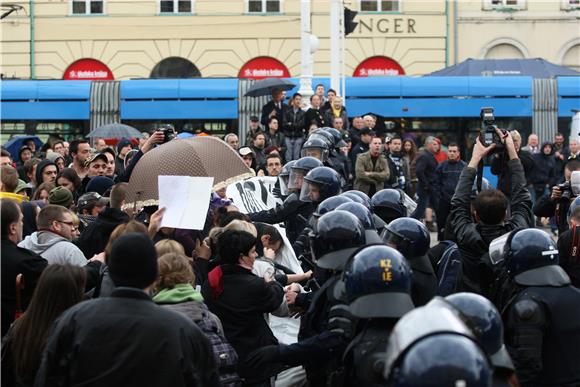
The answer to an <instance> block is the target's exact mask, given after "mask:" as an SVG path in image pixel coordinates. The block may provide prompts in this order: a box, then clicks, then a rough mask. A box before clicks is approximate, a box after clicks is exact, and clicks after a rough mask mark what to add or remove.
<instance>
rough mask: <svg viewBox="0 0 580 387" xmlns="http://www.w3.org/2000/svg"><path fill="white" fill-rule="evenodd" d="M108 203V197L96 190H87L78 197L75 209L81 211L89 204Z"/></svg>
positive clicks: (102, 204) (101, 204) (103, 204)
mask: <svg viewBox="0 0 580 387" xmlns="http://www.w3.org/2000/svg"><path fill="white" fill-rule="evenodd" d="M108 203H109V199H108V198H106V197H103V196H101V195H99V194H98V193H97V192H88V193H86V194H84V195H82V196H81V197H80V198H79V201H78V203H77V210H78V211H82V210H83V209H85V208H87V207H90V206H106V205H107V204H108Z"/></svg>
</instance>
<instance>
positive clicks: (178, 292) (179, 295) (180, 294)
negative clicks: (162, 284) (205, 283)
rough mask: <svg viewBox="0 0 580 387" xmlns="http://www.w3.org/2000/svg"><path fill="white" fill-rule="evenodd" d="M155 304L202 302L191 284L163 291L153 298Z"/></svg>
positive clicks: (201, 298)
mask: <svg viewBox="0 0 580 387" xmlns="http://www.w3.org/2000/svg"><path fill="white" fill-rule="evenodd" d="M153 301H154V302H155V303H156V304H180V303H182V302H186V301H198V302H203V296H202V295H201V293H200V292H198V291H197V290H195V289H194V288H193V286H191V284H177V285H175V287H173V288H171V289H163V290H161V291H160V292H159V293H157V294H156V295H155V296H154V297H153Z"/></svg>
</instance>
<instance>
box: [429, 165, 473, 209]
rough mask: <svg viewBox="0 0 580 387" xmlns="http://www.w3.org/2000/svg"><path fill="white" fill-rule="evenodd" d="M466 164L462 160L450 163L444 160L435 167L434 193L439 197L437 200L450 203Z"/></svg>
mask: <svg viewBox="0 0 580 387" xmlns="http://www.w3.org/2000/svg"><path fill="white" fill-rule="evenodd" d="M466 166H467V163H466V162H465V161H463V160H458V161H456V162H452V161H450V160H445V161H443V162H442V163H441V164H439V165H438V166H437V169H436V170H435V174H436V176H437V180H436V181H435V192H436V194H437V195H439V200H443V201H444V202H447V203H451V198H452V197H453V194H454V193H455V188H456V187H457V183H458V182H459V176H460V175H461V171H463V168H465V167H466Z"/></svg>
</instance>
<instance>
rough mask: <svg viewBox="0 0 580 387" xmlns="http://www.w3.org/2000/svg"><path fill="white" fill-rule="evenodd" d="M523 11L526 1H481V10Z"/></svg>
mask: <svg viewBox="0 0 580 387" xmlns="http://www.w3.org/2000/svg"><path fill="white" fill-rule="evenodd" d="M504 8H507V9H525V8H526V0H483V9H485V10H494V9H504Z"/></svg>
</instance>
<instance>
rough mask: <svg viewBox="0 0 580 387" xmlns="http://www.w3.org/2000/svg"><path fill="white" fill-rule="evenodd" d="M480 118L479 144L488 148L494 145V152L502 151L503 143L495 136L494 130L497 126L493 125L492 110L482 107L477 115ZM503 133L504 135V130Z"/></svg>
mask: <svg viewBox="0 0 580 387" xmlns="http://www.w3.org/2000/svg"><path fill="white" fill-rule="evenodd" d="M479 116H480V117H481V122H482V124H481V133H480V141H481V143H482V144H483V145H484V146H486V147H488V146H490V145H491V144H495V150H496V151H498V150H501V149H503V143H502V142H501V138H499V136H498V135H497V132H496V129H497V126H496V125H495V116H494V115H493V108H492V107H484V108H481V112H480V113H479ZM502 132H503V133H506V131H505V130H503V129H502Z"/></svg>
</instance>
